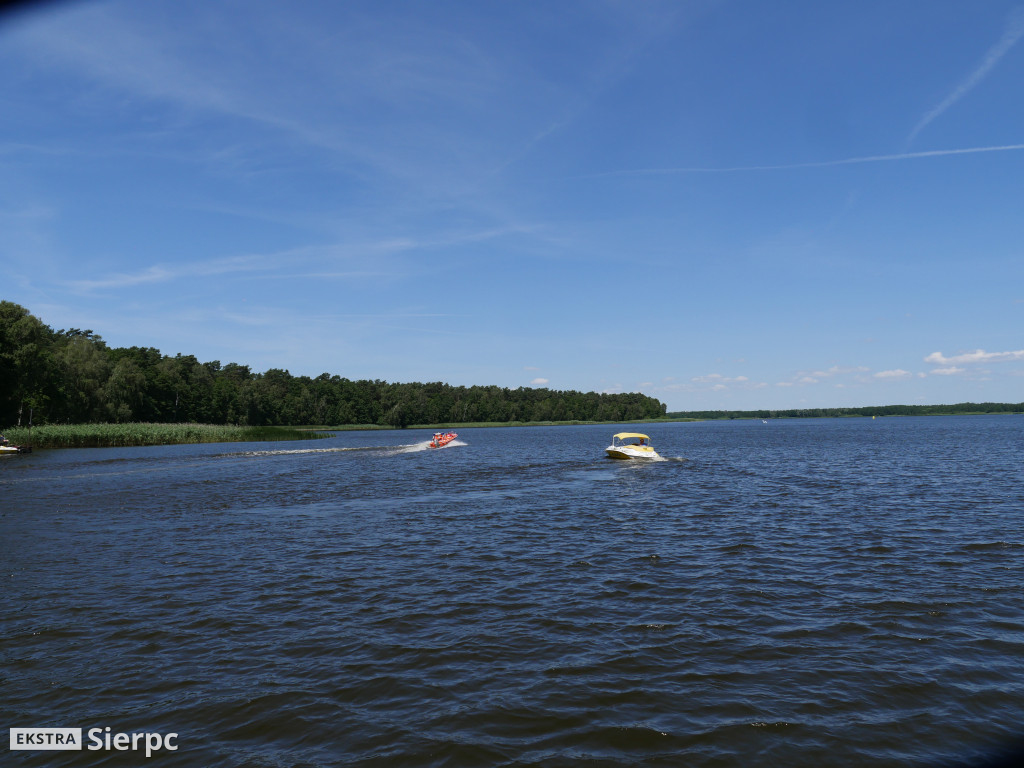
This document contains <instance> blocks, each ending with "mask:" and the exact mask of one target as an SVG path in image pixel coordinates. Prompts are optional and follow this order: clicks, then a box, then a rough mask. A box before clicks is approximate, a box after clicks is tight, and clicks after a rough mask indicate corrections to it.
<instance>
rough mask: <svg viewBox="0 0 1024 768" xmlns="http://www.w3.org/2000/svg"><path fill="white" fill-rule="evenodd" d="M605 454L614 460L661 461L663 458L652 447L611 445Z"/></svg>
mask: <svg viewBox="0 0 1024 768" xmlns="http://www.w3.org/2000/svg"><path fill="white" fill-rule="evenodd" d="M605 453H607V454H608V457H609V458H612V459H660V458H661V457H660V456H659V455H658V454H657V453H656V452H655V450H654V449H653V448H651V447H650V446H640V445H610V446H608V447H607V448H605Z"/></svg>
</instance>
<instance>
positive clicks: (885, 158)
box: [593, 144, 1024, 177]
mask: <svg viewBox="0 0 1024 768" xmlns="http://www.w3.org/2000/svg"><path fill="white" fill-rule="evenodd" d="M1022 149H1024V144H1003V145H1000V146H996V147H966V148H963V149H935V150H930V151H928V152H900V153H898V154H893V155H865V156H863V157H847V158H843V159H841V160H822V161H819V162H813V163H785V164H782V165H733V166H723V167H719V168H698V167H683V168H638V169H633V170H624V171H608V172H606V173H597V174H593V177H604V176H658V175H665V176H667V175H672V174H687V173H743V172H752V171H791V170H797V169H800V168H830V167H832V166H837V165H857V164H860V163H884V162H891V161H896V160H916V159H920V158H925V157H948V156H950V155H971V154H977V153H980V152H1014V151H1019V150H1022Z"/></svg>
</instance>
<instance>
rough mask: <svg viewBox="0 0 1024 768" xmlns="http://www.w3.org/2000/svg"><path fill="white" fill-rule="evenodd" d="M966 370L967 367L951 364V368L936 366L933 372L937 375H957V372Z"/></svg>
mask: <svg viewBox="0 0 1024 768" xmlns="http://www.w3.org/2000/svg"><path fill="white" fill-rule="evenodd" d="M966 370H967V369H966V368H957V367H956V366H950V367H949V368H936V369H935V370H934V371H932V373H933V374H934V375H936V376H955V375H956V374H958V373H963V372H964V371H966Z"/></svg>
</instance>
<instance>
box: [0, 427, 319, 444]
mask: <svg viewBox="0 0 1024 768" xmlns="http://www.w3.org/2000/svg"><path fill="white" fill-rule="evenodd" d="M4 435H5V436H6V437H7V439H8V440H10V441H11V442H12V443H14V444H15V445H30V446H32V448H33V449H37V448H115V447H128V446H138V445H180V444H185V443H239V442H258V441H264V440H314V439H317V438H319V437H324V435H320V434H317V433H316V432H311V431H309V430H303V429H298V428H295V427H240V426H232V425H219V424H156V423H129V424H43V425H41V426H38V427H32V429H31V430H29V428H28V427H14V428H12V429H8V430H6V431H5V432H4Z"/></svg>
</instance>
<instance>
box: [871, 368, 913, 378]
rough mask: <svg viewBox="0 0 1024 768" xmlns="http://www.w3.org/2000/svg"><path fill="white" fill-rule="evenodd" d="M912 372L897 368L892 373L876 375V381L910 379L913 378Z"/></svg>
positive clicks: (886, 372) (883, 372)
mask: <svg viewBox="0 0 1024 768" xmlns="http://www.w3.org/2000/svg"><path fill="white" fill-rule="evenodd" d="M913 375H914V374H912V373H911V372H910V371H904V370H903V369H902V368H896V369H894V370H891V371H879V372H878V373H876V374H875V378H876V379H909V378H910V377H911V376H913Z"/></svg>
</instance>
